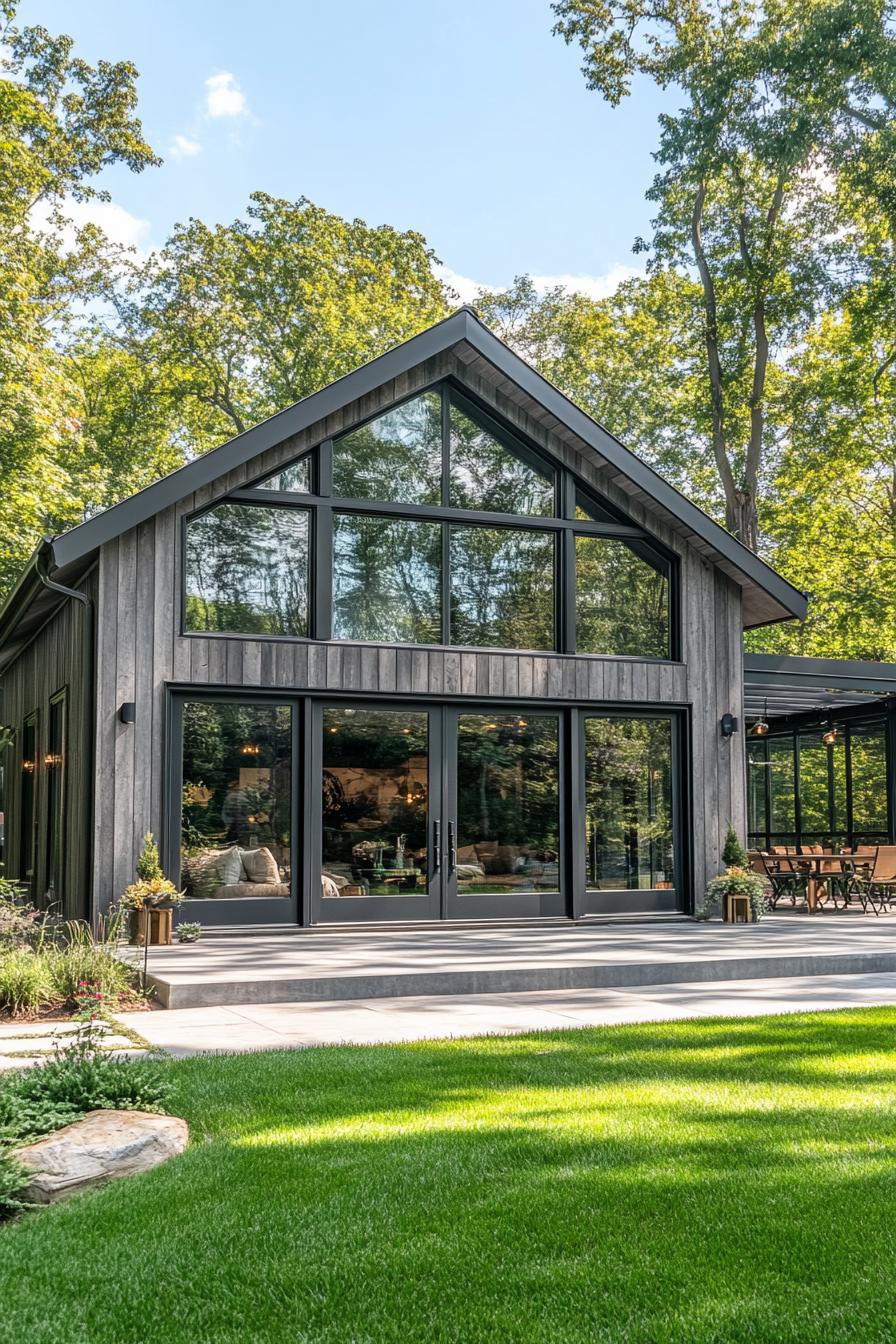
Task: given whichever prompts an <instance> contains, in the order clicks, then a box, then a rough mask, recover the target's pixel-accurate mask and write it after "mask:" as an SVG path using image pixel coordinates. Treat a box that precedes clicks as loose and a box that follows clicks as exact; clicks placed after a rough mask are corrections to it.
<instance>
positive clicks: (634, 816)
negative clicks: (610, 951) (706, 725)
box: [577, 712, 680, 914]
mask: <svg viewBox="0 0 896 1344" xmlns="http://www.w3.org/2000/svg"><path fill="white" fill-rule="evenodd" d="M580 722H581V733H582V739H581V749H582V755H583V760H584V780H583V781H582V783H583V785H584V788H583V799H584V817H583V818H582V821H580V822H579V825H580V826H582V822H584V825H583V827H582V830H580V833H579V834H580V839H579V843H580V844H584V850H585V893H584V900H583V902H582V903H581V906H580V907H579V908H578V909H577V913H581V914H624V913H632V914H641V913H645V912H649V911H664V910H677V909H680V898H679V895H678V887H679V886H680V876H679V873H678V862H677V853H678V852H679V847H678V845H677V843H676V837H677V834H678V830H679V822H678V816H677V795H678V790H677V789H676V788H675V781H676V779H677V778H678V776H679V764H678V755H679V721H678V719H677V718H676V717H659V716H656V717H651V718H648V717H638V718H635V717H628V716H624V717H623V716H617V715H608V714H601V715H598V714H589V713H587V712H585V713H583V714H582V715H581V719H580Z"/></svg>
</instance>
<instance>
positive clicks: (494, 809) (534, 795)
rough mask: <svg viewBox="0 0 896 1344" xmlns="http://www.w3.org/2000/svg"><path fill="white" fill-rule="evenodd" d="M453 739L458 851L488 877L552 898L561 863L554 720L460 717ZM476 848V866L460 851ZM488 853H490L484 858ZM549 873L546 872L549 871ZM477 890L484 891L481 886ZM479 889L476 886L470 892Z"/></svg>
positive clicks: (552, 717)
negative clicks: (515, 879) (511, 878)
mask: <svg viewBox="0 0 896 1344" xmlns="http://www.w3.org/2000/svg"><path fill="white" fill-rule="evenodd" d="M457 731H458V737H457V848H458V851H459V859H460V862H461V863H463V862H465V861H468V862H469V861H472V862H475V863H477V864H479V866H484V867H485V874H486V883H485V885H486V886H487V885H488V882H487V879H488V877H489V876H490V875H493V874H498V875H501V876H503V875H505V874H511V875H512V874H514V873H517V874H518V876H519V885H522V886H525V885H527V878H529V877H531V878H532V879H533V880H534V881H535V882H536V883H537V885H538V886H539V887H540V888H541V889H545V888H546V887H548V886H551V887H553V888H554V889H555V890H556V888H557V883H558V873H557V859H558V855H559V844H560V839H559V832H560V817H559V808H560V803H559V796H560V795H559V787H560V786H559V776H558V752H559V746H558V724H557V717H556V715H526V716H521V715H518V714H499V715H494V716H492V715H487V714H462V715H460V717H459V720H458V730H457ZM469 846H474V847H475V846H479V852H478V853H477V855H476V857H475V859H474V858H473V856H472V855H469V856H468V857H467V858H466V859H465V856H464V853H463V851H464V850H465V849H467V848H468V847H469ZM486 846H490V847H491V848H490V849H489V851H488V852H486ZM548 865H549V866H548ZM478 885H480V886H481V885H482V884H478ZM475 886H476V884H474V889H475Z"/></svg>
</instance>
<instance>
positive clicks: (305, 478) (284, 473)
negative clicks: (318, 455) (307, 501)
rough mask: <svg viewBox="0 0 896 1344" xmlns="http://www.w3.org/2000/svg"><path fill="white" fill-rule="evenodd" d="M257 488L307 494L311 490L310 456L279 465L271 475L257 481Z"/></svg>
mask: <svg viewBox="0 0 896 1344" xmlns="http://www.w3.org/2000/svg"><path fill="white" fill-rule="evenodd" d="M256 489H258V490H288V491H292V493H294V494H302V495H307V494H308V493H309V492H310V490H311V456H310V454H309V456H308V457H300V458H299V460H298V462H290V464H289V466H287V467H281V468H280V470H279V471H275V472H274V474H273V476H267V477H266V478H265V479H264V480H263V481H259V482H258V484H257V486H256Z"/></svg>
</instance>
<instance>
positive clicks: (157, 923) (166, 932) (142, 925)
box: [131, 906, 174, 947]
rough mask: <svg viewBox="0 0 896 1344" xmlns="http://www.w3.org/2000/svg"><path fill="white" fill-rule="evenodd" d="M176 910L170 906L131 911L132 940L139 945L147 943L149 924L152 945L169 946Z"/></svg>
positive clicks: (150, 943)
mask: <svg viewBox="0 0 896 1344" xmlns="http://www.w3.org/2000/svg"><path fill="white" fill-rule="evenodd" d="M173 920H174V911H173V910H172V909H171V908H170V907H168V908H166V907H164V906H163V907H161V908H160V909H157V908H153V907H151V908H150V909H148V910H132V911H131V942H132V943H134V944H135V945H136V946H137V947H143V946H144V944H145V943H146V930H147V924H148V925H149V945H150V947H168V946H169V945H170V943H171V932H172V928H173Z"/></svg>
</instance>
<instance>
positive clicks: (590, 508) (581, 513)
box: [576, 490, 630, 523]
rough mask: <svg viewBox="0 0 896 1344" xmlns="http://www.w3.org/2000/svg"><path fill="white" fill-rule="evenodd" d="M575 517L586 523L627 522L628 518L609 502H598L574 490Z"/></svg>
mask: <svg viewBox="0 0 896 1344" xmlns="http://www.w3.org/2000/svg"><path fill="white" fill-rule="evenodd" d="M576 518H577V519H578V520H579V521H580V522H588V523H627V522H629V521H630V520H629V519H628V518H626V517H625V516H624V514H622V513H618V512H617V511H616V510H615V509H614V508H613V507H612V505H610V504H598V503H597V501H596V500H595V499H592V497H591V496H590V495H586V494H583V492H582V491H581V490H577V491H576Z"/></svg>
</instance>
